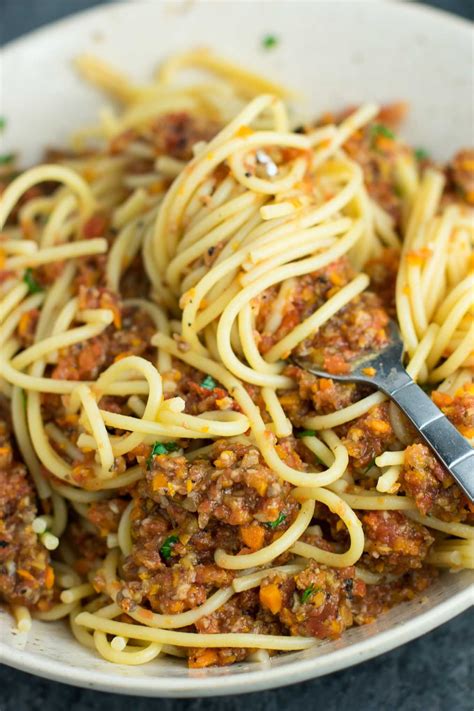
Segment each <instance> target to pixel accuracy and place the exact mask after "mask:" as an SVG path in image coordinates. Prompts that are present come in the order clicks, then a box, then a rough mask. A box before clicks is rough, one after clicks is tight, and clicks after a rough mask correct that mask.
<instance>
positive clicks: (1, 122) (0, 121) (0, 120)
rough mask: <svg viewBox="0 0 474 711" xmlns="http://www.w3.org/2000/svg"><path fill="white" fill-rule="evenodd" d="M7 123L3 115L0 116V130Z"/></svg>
mask: <svg viewBox="0 0 474 711" xmlns="http://www.w3.org/2000/svg"><path fill="white" fill-rule="evenodd" d="M6 125H7V120H6V118H5V116H0V131H3V130H4V129H5V127H6Z"/></svg>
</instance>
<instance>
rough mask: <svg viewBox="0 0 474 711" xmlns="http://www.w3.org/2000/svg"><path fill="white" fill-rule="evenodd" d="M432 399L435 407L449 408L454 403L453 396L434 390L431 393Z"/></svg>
mask: <svg viewBox="0 0 474 711" xmlns="http://www.w3.org/2000/svg"><path fill="white" fill-rule="evenodd" d="M431 399H432V400H433V402H434V403H435V405H438V407H448V406H449V405H451V403H452V402H453V398H452V397H451V395H449V394H448V393H443V392H440V391H439V390H434V391H433V392H432V393H431Z"/></svg>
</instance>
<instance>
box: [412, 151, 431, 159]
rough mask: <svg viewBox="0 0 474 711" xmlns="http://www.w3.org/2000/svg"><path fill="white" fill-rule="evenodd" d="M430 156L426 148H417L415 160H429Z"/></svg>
mask: <svg viewBox="0 0 474 711" xmlns="http://www.w3.org/2000/svg"><path fill="white" fill-rule="evenodd" d="M429 157H430V154H429V153H428V151H425V149H424V148H415V158H416V159H417V160H428V159H429Z"/></svg>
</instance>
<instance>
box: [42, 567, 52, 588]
mask: <svg viewBox="0 0 474 711" xmlns="http://www.w3.org/2000/svg"><path fill="white" fill-rule="evenodd" d="M44 584H45V585H46V587H47V588H48V590H49V589H50V588H52V587H53V585H54V570H53V569H52V567H51V566H50V565H48V567H47V568H46V573H45V576H44Z"/></svg>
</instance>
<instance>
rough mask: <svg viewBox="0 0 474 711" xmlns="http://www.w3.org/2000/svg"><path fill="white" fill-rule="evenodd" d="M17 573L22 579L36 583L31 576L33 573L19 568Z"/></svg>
mask: <svg viewBox="0 0 474 711" xmlns="http://www.w3.org/2000/svg"><path fill="white" fill-rule="evenodd" d="M16 572H17V575H19V576H20V577H21V578H25V580H33V581H34V577H33V576H32V575H31V573H29V572H28V571H27V570H25V569H24V568H18V569H17V571H16Z"/></svg>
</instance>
